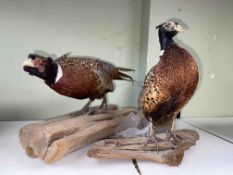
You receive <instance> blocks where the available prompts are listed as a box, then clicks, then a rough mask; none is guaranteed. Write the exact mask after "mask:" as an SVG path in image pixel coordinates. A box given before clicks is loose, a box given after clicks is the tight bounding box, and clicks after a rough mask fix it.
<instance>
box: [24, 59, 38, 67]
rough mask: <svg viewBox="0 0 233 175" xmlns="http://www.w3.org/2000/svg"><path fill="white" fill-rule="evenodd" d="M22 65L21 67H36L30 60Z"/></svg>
mask: <svg viewBox="0 0 233 175" xmlns="http://www.w3.org/2000/svg"><path fill="white" fill-rule="evenodd" d="M22 65H23V67H26V66H27V67H36V66H35V64H34V63H33V61H32V59H31V58H29V59H27V60H25V61H24V62H23V64H22Z"/></svg>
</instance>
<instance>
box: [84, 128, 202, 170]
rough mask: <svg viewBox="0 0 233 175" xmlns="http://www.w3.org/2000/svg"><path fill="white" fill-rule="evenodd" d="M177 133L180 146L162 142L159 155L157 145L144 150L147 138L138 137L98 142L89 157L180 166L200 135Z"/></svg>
mask: <svg viewBox="0 0 233 175" xmlns="http://www.w3.org/2000/svg"><path fill="white" fill-rule="evenodd" d="M175 132H176V134H177V135H178V136H179V138H181V141H180V145H179V146H177V145H176V144H175V143H174V140H171V141H160V142H159V145H158V150H159V152H158V153H157V145H156V143H149V144H148V145H146V147H145V148H143V149H142V147H143V145H144V144H145V141H146V138H145V137H137V138H120V139H107V140H102V141H98V142H96V143H95V144H94V145H93V146H92V148H91V149H90V150H89V152H88V154H87V155H88V156H89V157H93V158H97V159H138V160H147V161H154V162H158V163H165V164H168V165H170V166H178V165H179V164H180V163H181V162H182V160H183V156H184V151H185V150H187V149H188V148H190V147H191V146H193V145H195V143H196V141H197V140H198V139H199V135H198V133H197V132H196V131H193V130H185V129H184V130H177V131H175Z"/></svg>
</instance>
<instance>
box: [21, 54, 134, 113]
mask: <svg viewBox="0 0 233 175" xmlns="http://www.w3.org/2000/svg"><path fill="white" fill-rule="evenodd" d="M23 68H24V71H26V72H28V73H29V74H30V75H34V76H37V77H39V78H41V79H43V80H44V82H45V83H46V84H47V85H48V86H49V87H50V88H52V89H53V90H55V91H56V92H58V93H59V94H61V95H65V96H68V97H72V98H75V99H86V98H89V101H88V103H87V104H86V105H85V106H84V107H83V108H82V112H83V113H86V112H88V111H89V106H90V104H91V103H92V102H93V101H94V100H95V99H103V101H102V104H101V108H103V107H104V106H105V107H106V104H107V101H106V94H107V93H108V92H113V91H114V85H113V80H127V81H132V82H133V79H132V78H131V77H130V76H129V75H127V74H125V73H122V71H133V69H128V68H121V67H115V66H113V65H112V64H110V63H107V62H104V61H102V60H99V59H96V58H91V57H72V56H69V53H67V54H65V55H63V56H61V57H60V58H58V59H57V60H53V59H52V58H50V57H43V56H41V55H37V54H29V56H28V59H27V60H26V61H24V62H23Z"/></svg>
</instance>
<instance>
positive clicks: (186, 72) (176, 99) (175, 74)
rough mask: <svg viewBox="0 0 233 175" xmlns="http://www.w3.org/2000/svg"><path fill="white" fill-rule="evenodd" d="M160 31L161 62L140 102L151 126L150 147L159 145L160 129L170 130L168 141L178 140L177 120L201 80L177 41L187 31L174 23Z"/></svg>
mask: <svg viewBox="0 0 233 175" xmlns="http://www.w3.org/2000/svg"><path fill="white" fill-rule="evenodd" d="M156 28H157V29H158V35H159V42H160V48H161V52H160V60H159V63H158V64H157V65H155V66H154V67H152V68H151V70H150V71H149V72H148V74H147V76H146V78H145V81H144V85H143V88H142V90H141V93H140V96H139V101H138V103H139V108H140V109H141V110H142V112H143V114H144V116H145V118H146V119H147V121H148V123H149V136H148V138H147V142H146V144H147V143H148V142H149V141H155V142H156V143H158V141H159V138H157V137H156V128H166V129H167V131H168V132H167V134H168V138H169V139H170V138H173V139H175V140H176V141H178V138H177V136H176V135H175V134H174V133H173V129H174V120H175V119H176V115H177V114H178V113H179V112H180V110H181V109H182V108H183V107H184V106H185V104H187V103H188V101H189V100H190V98H191V97H192V95H193V94H194V92H195V90H196V88H197V84H198V77H199V74H198V67H197V64H196V62H195V60H194V59H193V57H192V56H191V54H190V53H189V52H188V51H187V50H185V49H184V48H182V47H180V46H178V45H177V44H176V43H175V42H174V41H173V37H174V36H175V35H176V34H177V33H179V32H182V31H183V28H182V27H181V26H180V25H179V24H178V23H177V22H175V21H172V20H170V21H167V22H165V23H163V24H161V25H159V26H157V27H156Z"/></svg>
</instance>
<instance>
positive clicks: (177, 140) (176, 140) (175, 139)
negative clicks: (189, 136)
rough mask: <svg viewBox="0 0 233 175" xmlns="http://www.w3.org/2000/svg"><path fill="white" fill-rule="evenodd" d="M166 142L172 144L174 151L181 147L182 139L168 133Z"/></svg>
mask: <svg viewBox="0 0 233 175" xmlns="http://www.w3.org/2000/svg"><path fill="white" fill-rule="evenodd" d="M166 140H167V141H172V143H174V144H175V146H176V147H175V149H177V148H179V147H181V146H182V140H183V137H181V136H180V135H178V134H175V133H173V132H172V131H169V133H168V136H167V138H166Z"/></svg>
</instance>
